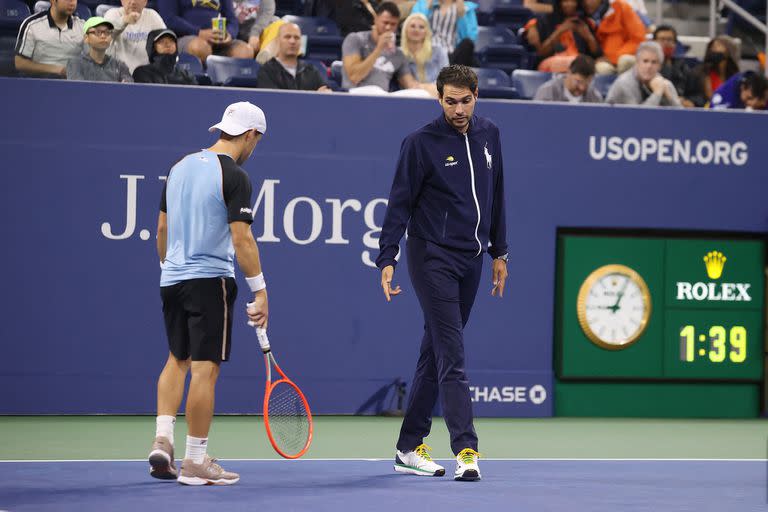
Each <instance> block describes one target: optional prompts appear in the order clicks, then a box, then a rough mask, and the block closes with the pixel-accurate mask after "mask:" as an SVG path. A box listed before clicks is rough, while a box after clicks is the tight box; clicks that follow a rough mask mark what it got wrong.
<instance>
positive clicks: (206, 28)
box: [157, 0, 254, 62]
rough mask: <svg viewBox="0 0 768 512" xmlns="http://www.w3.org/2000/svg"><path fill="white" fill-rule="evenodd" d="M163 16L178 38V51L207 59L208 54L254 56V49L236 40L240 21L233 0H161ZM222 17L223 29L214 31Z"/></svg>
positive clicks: (239, 56)
mask: <svg viewBox="0 0 768 512" xmlns="http://www.w3.org/2000/svg"><path fill="white" fill-rule="evenodd" d="M157 9H158V11H159V12H160V16H162V17H163V20H165V22H166V23H167V24H168V28H170V29H171V30H173V31H174V32H175V33H176V35H177V36H178V37H179V43H178V46H179V51H181V52H186V53H191V54H192V55H194V56H196V57H197V58H198V59H200V60H201V61H203V62H205V60H206V59H207V58H208V56H209V55H223V56H226V57H235V58H240V59H252V58H253V57H254V52H253V48H251V47H250V46H249V45H248V43H246V42H245V41H240V40H239V39H237V34H238V32H239V31H240V24H239V23H238V21H237V14H236V13H235V6H234V3H233V0H158V1H157ZM214 18H216V19H223V23H224V24H225V26H224V30H223V31H222V32H219V31H218V30H216V31H214V30H213V26H212V20H213V19H214Z"/></svg>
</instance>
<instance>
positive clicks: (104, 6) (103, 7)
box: [94, 4, 117, 18]
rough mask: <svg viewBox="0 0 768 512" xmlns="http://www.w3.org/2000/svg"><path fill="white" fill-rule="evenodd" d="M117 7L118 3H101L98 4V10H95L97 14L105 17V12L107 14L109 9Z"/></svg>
mask: <svg viewBox="0 0 768 512" xmlns="http://www.w3.org/2000/svg"><path fill="white" fill-rule="evenodd" d="M115 7H117V6H116V5H111V4H99V5H97V6H96V10H95V11H94V12H95V13H96V16H101V17H102V18H103V17H104V15H105V14H107V11H108V10H110V9H114V8H115Z"/></svg>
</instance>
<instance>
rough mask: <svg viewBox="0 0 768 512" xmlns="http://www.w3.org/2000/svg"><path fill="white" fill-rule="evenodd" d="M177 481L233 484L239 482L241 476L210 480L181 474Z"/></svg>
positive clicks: (189, 483)
mask: <svg viewBox="0 0 768 512" xmlns="http://www.w3.org/2000/svg"><path fill="white" fill-rule="evenodd" d="M176 481H177V482H179V483H180V484H183V485H232V484H236V483H237V482H239V481H240V477H237V478H233V479H225V478H220V479H218V480H209V479H206V478H198V477H196V476H179V478H177V479H176Z"/></svg>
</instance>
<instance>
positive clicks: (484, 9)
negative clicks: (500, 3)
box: [475, 0, 496, 26]
mask: <svg viewBox="0 0 768 512" xmlns="http://www.w3.org/2000/svg"><path fill="white" fill-rule="evenodd" d="M475 3H476V4H477V10H476V11H475V14H476V15H477V24H478V25H480V26H489V25H493V9H494V7H496V0H475Z"/></svg>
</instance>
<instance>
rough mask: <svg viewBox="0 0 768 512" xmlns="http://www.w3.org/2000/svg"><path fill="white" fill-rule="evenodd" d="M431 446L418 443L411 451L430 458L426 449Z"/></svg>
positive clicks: (429, 448) (427, 458)
mask: <svg viewBox="0 0 768 512" xmlns="http://www.w3.org/2000/svg"><path fill="white" fill-rule="evenodd" d="M431 449H432V447H431V446H429V445H426V444H423V443H422V444H420V445H419V446H417V447H416V448H415V449H414V450H413V451H414V452H416V454H417V455H419V456H420V457H424V458H425V459H426V460H432V457H431V456H430V455H429V452H427V450H431Z"/></svg>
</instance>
